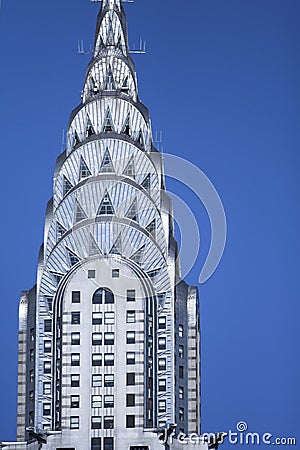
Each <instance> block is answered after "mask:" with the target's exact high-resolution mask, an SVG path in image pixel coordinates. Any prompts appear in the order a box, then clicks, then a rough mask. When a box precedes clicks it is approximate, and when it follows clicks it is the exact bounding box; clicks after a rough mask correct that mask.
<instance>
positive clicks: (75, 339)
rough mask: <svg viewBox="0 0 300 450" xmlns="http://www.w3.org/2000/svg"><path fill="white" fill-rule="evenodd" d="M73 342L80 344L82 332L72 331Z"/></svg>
mask: <svg viewBox="0 0 300 450" xmlns="http://www.w3.org/2000/svg"><path fill="white" fill-rule="evenodd" d="M71 344H72V345H80V333H71Z"/></svg>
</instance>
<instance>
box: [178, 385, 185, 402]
mask: <svg viewBox="0 0 300 450" xmlns="http://www.w3.org/2000/svg"><path fill="white" fill-rule="evenodd" d="M179 398H180V399H183V398H184V389H183V387H182V386H179Z"/></svg>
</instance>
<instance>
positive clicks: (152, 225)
mask: <svg viewBox="0 0 300 450" xmlns="http://www.w3.org/2000/svg"><path fill="white" fill-rule="evenodd" d="M146 230H147V231H148V233H149V234H151V236H153V237H154V238H155V230H156V220H155V219H154V220H152V222H150V223H149V225H147V226H146Z"/></svg>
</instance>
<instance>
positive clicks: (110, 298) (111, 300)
mask: <svg viewBox="0 0 300 450" xmlns="http://www.w3.org/2000/svg"><path fill="white" fill-rule="evenodd" d="M104 291H105V298H104V303H105V304H106V305H111V304H113V303H114V302H115V298H114V294H113V293H112V292H111V291H110V290H109V289H104Z"/></svg>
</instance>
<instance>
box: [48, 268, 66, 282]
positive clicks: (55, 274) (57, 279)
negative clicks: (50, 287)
mask: <svg viewBox="0 0 300 450" xmlns="http://www.w3.org/2000/svg"><path fill="white" fill-rule="evenodd" d="M50 273H51V275H52V277H53V278H54V280H55V283H56V284H58V283H59V282H60V280H61V279H62V277H63V274H62V273H58V272H52V271H50Z"/></svg>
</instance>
